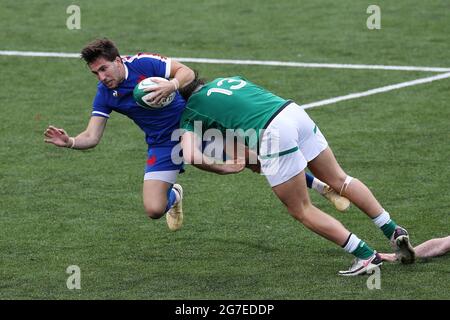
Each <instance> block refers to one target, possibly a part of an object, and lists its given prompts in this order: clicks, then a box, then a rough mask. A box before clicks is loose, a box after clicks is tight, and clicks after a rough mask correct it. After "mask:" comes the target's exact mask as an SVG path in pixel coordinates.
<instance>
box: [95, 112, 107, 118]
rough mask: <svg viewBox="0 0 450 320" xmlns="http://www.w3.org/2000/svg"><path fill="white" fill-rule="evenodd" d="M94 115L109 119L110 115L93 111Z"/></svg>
mask: <svg viewBox="0 0 450 320" xmlns="http://www.w3.org/2000/svg"><path fill="white" fill-rule="evenodd" d="M92 115H93V116H96V115H99V116H103V117H106V118H109V114H107V113H104V112H100V111H92Z"/></svg>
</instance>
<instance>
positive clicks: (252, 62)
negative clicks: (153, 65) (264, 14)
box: [0, 50, 450, 109]
mask: <svg viewBox="0 0 450 320" xmlns="http://www.w3.org/2000/svg"><path fill="white" fill-rule="evenodd" d="M0 56H20V57H55V58H79V57H80V54H78V53H64V52H34V51H4V50H0ZM172 59H175V60H178V61H181V62H193V63H212V64H238V65H258V66H282V67H297V68H329V69H360V70H396V71H424V72H441V74H439V75H436V76H432V77H426V78H421V79H416V80H412V81H406V82H401V83H397V84H392V85H388V86H384V87H380V88H376V89H371V90H367V91H363V92H358V93H351V94H348V95H345V96H339V97H334V98H330V99H325V100H321V101H316V102H312V103H307V104H304V105H302V107H303V108H304V109H311V108H316V107H320V106H325V105H328V104H333V103H337V102H340V101H345V100H351V99H358V98H361V97H367V96H370V95H374V94H378V93H382V92H388V91H392V90H397V89H401V88H405V87H411V86H415V85H418V84H423V83H429V82H433V81H436V80H442V79H446V78H450V68H435V67H415V66H384V65H363V64H335V63H303V62H283V61H261V60H231V59H203V58H172ZM442 72H445V73H442Z"/></svg>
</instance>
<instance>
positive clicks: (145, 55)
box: [122, 53, 172, 79]
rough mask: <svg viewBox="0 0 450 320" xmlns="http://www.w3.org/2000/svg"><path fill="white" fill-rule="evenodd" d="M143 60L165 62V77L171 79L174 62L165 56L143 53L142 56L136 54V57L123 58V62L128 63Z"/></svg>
mask: <svg viewBox="0 0 450 320" xmlns="http://www.w3.org/2000/svg"><path fill="white" fill-rule="evenodd" d="M141 58H151V59H156V60H159V61H164V62H165V63H166V74H165V75H164V78H166V79H169V77H170V68H171V65H172V60H171V59H170V58H168V57H164V56H161V55H159V54H156V53H155V54H151V53H141V54H135V55H134V56H124V57H122V60H123V61H126V62H133V61H134V60H135V59H141Z"/></svg>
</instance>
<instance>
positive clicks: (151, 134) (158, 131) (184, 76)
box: [44, 39, 194, 231]
mask: <svg viewBox="0 0 450 320" xmlns="http://www.w3.org/2000/svg"><path fill="white" fill-rule="evenodd" d="M81 57H82V58H83V59H84V60H85V61H86V63H87V65H88V67H89V69H90V71H91V72H92V73H93V74H94V75H95V76H96V77H97V78H98V80H99V83H98V86H97V94H96V96H95V98H94V101H93V110H92V114H91V118H90V120H89V124H88V126H87V128H86V130H84V131H83V132H81V133H80V134H78V135H77V136H69V135H68V134H67V133H66V131H65V130H64V129H61V128H56V127H54V126H49V127H48V128H47V129H46V130H45V132H44V135H45V136H46V138H45V142H47V143H52V144H54V145H56V146H58V147H65V148H72V149H78V150H84V149H89V148H93V147H95V146H96V145H97V144H98V143H99V142H100V139H101V137H102V135H103V131H104V130H105V126H106V123H107V120H108V119H109V117H110V114H111V112H112V111H116V112H119V113H121V114H123V115H125V116H127V117H129V118H130V119H131V120H133V121H134V122H135V123H136V124H137V125H138V126H139V127H140V128H141V129H142V131H144V133H145V140H146V142H147V144H148V158H147V164H146V167H145V174H144V185H143V201H144V208H145V211H146V213H147V215H148V216H149V217H150V218H152V219H159V218H161V217H162V216H163V215H164V214H165V213H167V214H166V218H167V224H168V226H169V229H171V230H173V231H174V230H178V229H179V228H180V227H181V225H182V222H183V212H182V205H181V203H182V198H183V189H182V188H181V186H180V185H178V184H175V182H176V179H177V175H178V173H179V172H180V171H181V170H182V169H183V168H182V167H183V164H182V163H181V164H180V163H178V164H175V163H174V162H173V161H172V159H171V152H172V148H173V147H174V146H175V145H176V144H177V143H178V142H177V141H171V134H172V132H173V131H174V130H175V129H177V128H178V127H179V123H180V118H181V114H182V112H183V110H184V107H185V104H186V102H185V100H184V99H183V98H182V97H181V95H180V94H179V93H178V91H177V90H178V89H179V88H183V87H184V86H185V85H186V84H188V83H190V82H192V81H193V79H194V72H193V71H192V70H191V69H190V68H188V67H187V66H185V65H183V64H181V63H180V62H178V61H175V60H172V59H170V58H167V57H164V56H161V55H158V54H151V53H139V54H136V55H134V56H126V57H121V56H120V54H119V50H118V49H117V47H116V46H115V45H114V43H113V42H112V41H110V40H108V39H97V40H94V41H93V42H91V43H89V44H88V45H87V46H86V47H84V48H83V49H82V50H81ZM148 77H161V78H166V79H170V81H167V82H162V81H159V82H158V86H157V87H156V88H154V89H152V90H151V91H153V92H154V96H153V98H152V100H153V101H152V103H154V104H158V103H159V102H161V101H162V100H163V99H164V98H166V97H167V96H169V95H170V94H171V93H172V92H174V91H176V92H177V93H176V96H175V98H174V100H173V101H172V102H171V103H170V104H169V105H167V106H165V107H164V108H161V109H154V110H150V109H144V108H142V107H140V106H139V105H137V104H136V102H135V101H134V99H133V89H134V87H135V86H136V84H137V83H139V82H140V81H141V80H143V79H145V78H148Z"/></svg>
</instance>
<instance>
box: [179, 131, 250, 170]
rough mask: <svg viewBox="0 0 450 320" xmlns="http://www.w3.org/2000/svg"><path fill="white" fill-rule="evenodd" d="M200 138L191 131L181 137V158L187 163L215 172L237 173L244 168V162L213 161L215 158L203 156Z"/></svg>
mask: <svg viewBox="0 0 450 320" xmlns="http://www.w3.org/2000/svg"><path fill="white" fill-rule="evenodd" d="M201 143H202V142H201V139H200V138H199V136H198V135H196V134H195V133H194V132H192V131H187V132H185V133H184V134H183V136H182V137H181V147H182V149H183V158H184V161H185V162H186V163H187V164H192V165H193V166H195V167H197V168H199V169H201V170H205V171H209V172H214V173H217V174H231V173H238V172H241V171H242V170H244V168H245V163H215V160H214V159H212V158H209V157H207V156H205V155H204V154H203V153H202V151H201Z"/></svg>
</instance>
